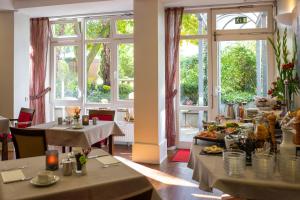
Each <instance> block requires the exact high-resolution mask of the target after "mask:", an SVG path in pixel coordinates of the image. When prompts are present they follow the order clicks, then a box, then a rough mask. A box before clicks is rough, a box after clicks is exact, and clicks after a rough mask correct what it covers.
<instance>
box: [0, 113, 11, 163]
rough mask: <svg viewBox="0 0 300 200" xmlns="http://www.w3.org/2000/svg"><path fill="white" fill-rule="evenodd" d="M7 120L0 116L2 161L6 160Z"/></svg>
mask: <svg viewBox="0 0 300 200" xmlns="http://www.w3.org/2000/svg"><path fill="white" fill-rule="evenodd" d="M9 124H10V123H9V119H7V118H5V117H3V116H1V115H0V134H1V135H2V138H1V143H2V151H1V158H2V160H7V159H8V140H7V135H8V134H9Z"/></svg>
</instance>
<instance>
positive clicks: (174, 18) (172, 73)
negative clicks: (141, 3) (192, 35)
mask: <svg viewBox="0 0 300 200" xmlns="http://www.w3.org/2000/svg"><path fill="white" fill-rule="evenodd" d="M182 14H183V8H168V9H166V11H165V26H166V28H165V31H166V32H165V42H166V45H165V48H166V71H165V73H166V75H165V76H166V77H165V79H166V138H167V144H168V147H171V146H174V145H175V139H176V117H175V104H174V97H175V96H176V94H177V89H176V86H175V80H176V76H177V73H178V62H179V42H180V30H181V23H182Z"/></svg>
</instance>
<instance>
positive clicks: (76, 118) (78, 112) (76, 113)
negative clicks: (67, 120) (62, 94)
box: [73, 108, 80, 121]
mask: <svg viewBox="0 0 300 200" xmlns="http://www.w3.org/2000/svg"><path fill="white" fill-rule="evenodd" d="M74 112H75V114H74V116H73V118H74V120H77V121H78V120H79V118H80V108H75V110H74Z"/></svg>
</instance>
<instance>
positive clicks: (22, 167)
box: [1, 165, 27, 172]
mask: <svg viewBox="0 0 300 200" xmlns="http://www.w3.org/2000/svg"><path fill="white" fill-rule="evenodd" d="M26 167H27V165H24V166H21V167H13V168H9V169H2V170H1V171H2V172H6V171H12V170H17V169H25V168H26Z"/></svg>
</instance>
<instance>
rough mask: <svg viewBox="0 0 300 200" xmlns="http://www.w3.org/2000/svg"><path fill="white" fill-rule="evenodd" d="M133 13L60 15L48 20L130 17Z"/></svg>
mask: <svg viewBox="0 0 300 200" xmlns="http://www.w3.org/2000/svg"><path fill="white" fill-rule="evenodd" d="M132 15H133V11H123V12H103V13H89V14H76V15H62V16H53V17H49V19H50V20H55V19H66V18H79V17H82V18H84V17H101V16H111V17H113V16H132Z"/></svg>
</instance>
